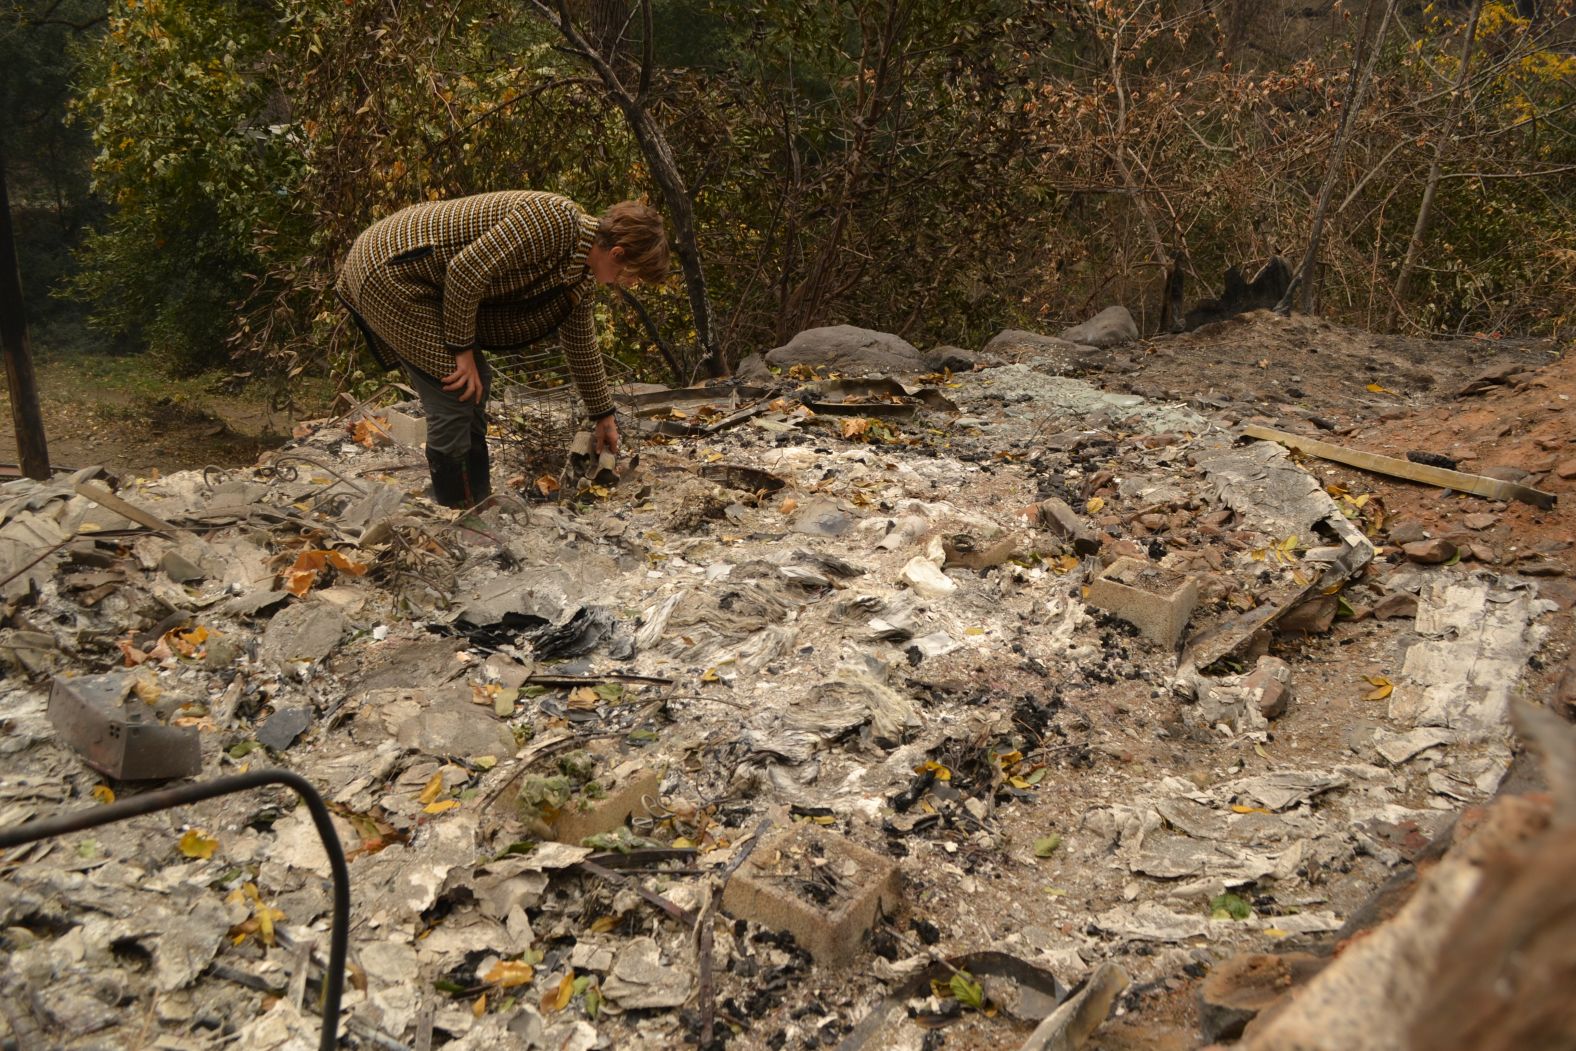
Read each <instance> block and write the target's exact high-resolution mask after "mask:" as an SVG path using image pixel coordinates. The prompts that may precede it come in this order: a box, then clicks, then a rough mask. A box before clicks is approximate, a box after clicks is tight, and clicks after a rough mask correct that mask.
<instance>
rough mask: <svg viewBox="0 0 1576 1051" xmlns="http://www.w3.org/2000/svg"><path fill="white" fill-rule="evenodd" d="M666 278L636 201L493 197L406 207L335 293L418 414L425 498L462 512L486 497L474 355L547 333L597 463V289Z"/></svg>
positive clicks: (479, 381) (612, 435)
mask: <svg viewBox="0 0 1576 1051" xmlns="http://www.w3.org/2000/svg"><path fill="white" fill-rule="evenodd" d="M667 272H668V241H667V236H666V234H665V233H664V230H663V225H662V216H661V215H659V214H658V213H657V212H656V210H655V209H653V208H651V207H649V206H648V205H645V204H642V203H641V202H639V201H624V202H622V203H619V204H615V205H613V206H612V207H611V208H609V209H607V211H605V212H603V213H602V215H601V216H600V217H592V216H590V215H588V214H587V213H586V212H585V211H584V210H583V209H582V208H581V207H580V206H579V205H578V204H576V203H575V202H574V201H571V200H570V199H569V198H567V197H563V196H560V195H558V194H555V193H542V192H538V191H531V190H504V191H500V192H497V193H483V194H477V195H475V196H471V197H459V198H455V199H452V200H446V201H430V202H426V203H422V204H414V205H411V206H410V207H408V208H405V209H402V210H400V211H398V212H395V213H394V214H393V215H391V216H389V217H388V218H386V219H380V220H378V221H377V222H376V223H373V224H372V225H371V226H369V227H367V229H365V230H363V231H362V232H361V234H360V236H358V237H357V238H356V241H355V244H353V245H352V246H351V248H350V253H349V255H348V256H347V257H346V259H345V263H344V266H343V267H341V268H340V272H339V280H338V282H337V283H336V285H335V292H336V293H337V294H338V296H339V298H340V300H341V302H343V303H344V304H345V306H346V307H347V308H348V309H349V311H350V314H351V316H352V317H353V318H354V319H355V322H356V324H357V326H358V327H359V328H360V329H361V332H362V334H363V335H364V336H365V337H366V339H367V343H368V345H369V346H370V347H371V350H372V354H373V357H375V358H376V359H377V361H378V364H380V365H382V366H383V367H384V368H386V369H392V368H395V367H396V366H403V367H404V370H405V373H406V375H407V376H408V377H409V378H410V382H411V386H413V387H414V388H415V389H416V392H417V393H418V394H419V395H420V397H421V404H422V408H423V409H424V410H425V412H426V415H427V465H428V468H429V469H430V471H431V473H432V492H433V497H434V499H436V500H437V501H438V502H439V503H441V504H443V505H444V506H446V507H471V506H474V505H475V504H477V503H480V502H481V501H482V500H485V499H486V498H487V497H488V495H489V494H490V493H491V491H492V487H491V478H490V474H491V467H490V463H491V461H490V459H489V457H488V454H487V414H486V404H487V393H488V389H489V386H490V383H491V378H492V373H491V370H490V369H489V368H488V366H487V360H486V354H485V352H486V351H489V350H509V349H515V348H519V347H522V346H524V345H526V344H528V343H533V342H535V341H536V340H539V339H541V338H543V337H544V336H547V335H550V334H552V333H554V332H556V333H557V334H558V340H559V343H560V345H561V346H562V347H563V351H564V357H565V359H566V360H567V361H568V363H569V371H570V374H571V376H572V377H573V378H574V382H575V387H576V388H577V389H578V391H579V393H580V397H581V399H582V400H583V401H584V402H585V408H586V413H587V415H589V416H590V418H591V419H592V420H594V421H595V424H596V426H595V431H594V432H593V433H594V444H595V448H596V451H597V452H598V453H601V452H604V451H607V452H617V451H618V425H617V424H616V423H615V422H614V420H613V397H612V394H611V392H610V391H609V390H608V383H607V372H606V370H605V369H604V368H603V365H602V354H601V352H600V351H599V350H598V349H597V341H596V322H595V320H594V319H593V317H592V313H591V305H592V297H591V294H590V293H591V291H592V289H593V287H594V285H596V284H604V285H620V286H624V287H628V286H631V285H633V284H636V283H637V282H642V281H645V282H656V281H660V280H662V279H663V278H664V277H666V275H667Z"/></svg>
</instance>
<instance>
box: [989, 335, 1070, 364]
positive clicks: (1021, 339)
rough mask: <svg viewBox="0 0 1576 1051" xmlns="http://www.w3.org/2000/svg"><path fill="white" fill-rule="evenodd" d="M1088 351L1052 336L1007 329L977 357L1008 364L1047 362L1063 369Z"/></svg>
mask: <svg viewBox="0 0 1576 1051" xmlns="http://www.w3.org/2000/svg"><path fill="white" fill-rule="evenodd" d="M1089 349H1090V348H1088V347H1086V346H1083V345H1082V344H1079V343H1070V342H1068V341H1067V340H1065V339H1057V338H1056V337H1055V336H1042V335H1040V334H1039V333H1038V332H1025V331H1023V330H1022V329H1016V328H1009V329H1005V330H1003V331H1001V332H998V333H996V335H995V336H994V337H992V338H991V341H990V342H989V343H987V344H985V348H984V349H983V350H981V351H980V354H981V355H982V356H983V357H987V358H997V359H1001V360H1006V361H1012V362H1018V361H1029V360H1033V359H1049V360H1050V361H1052V362H1054V363H1056V364H1059V365H1062V366H1066V365H1068V364H1069V363H1071V362H1073V361H1076V360H1077V358H1078V356H1079V355H1080V354H1084V353H1087V352H1088V350H1089Z"/></svg>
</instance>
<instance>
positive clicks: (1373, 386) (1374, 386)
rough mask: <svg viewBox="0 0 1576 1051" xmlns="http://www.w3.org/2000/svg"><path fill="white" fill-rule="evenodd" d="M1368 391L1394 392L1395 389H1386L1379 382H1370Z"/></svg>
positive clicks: (1372, 392) (1379, 392)
mask: <svg viewBox="0 0 1576 1051" xmlns="http://www.w3.org/2000/svg"><path fill="white" fill-rule="evenodd" d="M1368 391H1369V393H1371V394H1394V393H1395V391H1393V390H1386V389H1385V388H1384V387H1382V386H1380V385H1379V384H1377V383H1370V384H1368Z"/></svg>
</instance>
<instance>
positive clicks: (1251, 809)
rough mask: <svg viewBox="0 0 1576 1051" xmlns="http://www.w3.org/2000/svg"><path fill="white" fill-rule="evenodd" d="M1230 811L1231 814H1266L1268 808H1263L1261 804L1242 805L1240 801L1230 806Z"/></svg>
mask: <svg viewBox="0 0 1576 1051" xmlns="http://www.w3.org/2000/svg"><path fill="white" fill-rule="evenodd" d="M1231 812H1232V813H1233V814H1268V813H1269V811H1268V810H1266V809H1264V808H1263V807H1261V806H1243V805H1242V804H1241V803H1238V804H1237V805H1236V806H1234V807H1232V808H1231Z"/></svg>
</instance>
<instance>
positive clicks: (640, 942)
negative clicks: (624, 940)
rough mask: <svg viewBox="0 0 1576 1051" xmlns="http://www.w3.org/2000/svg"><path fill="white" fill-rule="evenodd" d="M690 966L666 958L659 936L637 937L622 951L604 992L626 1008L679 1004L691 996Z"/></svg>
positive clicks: (608, 977) (675, 1005)
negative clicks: (673, 963) (665, 960)
mask: <svg viewBox="0 0 1576 1051" xmlns="http://www.w3.org/2000/svg"><path fill="white" fill-rule="evenodd" d="M690 981H691V980H690V969H689V968H688V967H673V966H668V965H666V964H664V963H663V962H662V951H661V950H660V949H659V948H658V947H657V943H656V940H655V939H652V938H644V937H643V938H635V939H633V940H632V941H630V942H629V943H628V944H627V945H625V946H624V947H623V949H622V950H621V951H620V952H619V954H618V959H617V960H615V961H614V963H613V969H612V971H610V972H609V973H608V976H607V980H606V981H605V982H603V983H602V992H603V994H604V995H605V996H606V997H607V998H608V999H609V1000H611V1001H612V1002H613V1003H615V1004H617V1005H618V1006H619V1007H621V1008H625V1009H626V1010H634V1009H640V1008H660V1007H678V1006H679V1005H681V1004H683V1003H684V1001H686V1000H688V999H689V996H690Z"/></svg>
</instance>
